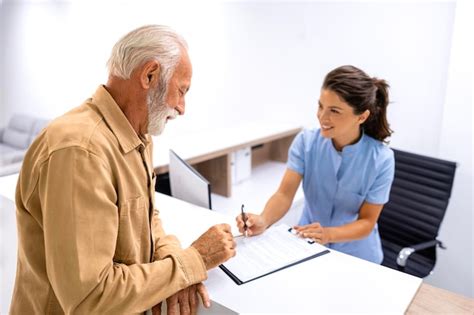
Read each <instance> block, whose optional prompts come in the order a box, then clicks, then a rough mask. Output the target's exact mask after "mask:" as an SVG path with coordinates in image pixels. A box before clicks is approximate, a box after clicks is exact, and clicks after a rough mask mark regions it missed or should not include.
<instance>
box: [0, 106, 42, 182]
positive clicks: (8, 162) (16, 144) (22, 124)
mask: <svg viewBox="0 0 474 315" xmlns="http://www.w3.org/2000/svg"><path fill="white" fill-rule="evenodd" d="M47 124H48V120H46V119H41V118H37V117H33V116H29V115H22V114H15V115H13V116H12V117H11V119H10V121H9V122H8V125H7V127H5V128H2V129H0V176H4V175H9V174H13V173H17V172H19V171H20V168H21V163H22V161H23V156H24V155H25V152H26V150H27V149H28V146H29V145H30V144H31V142H33V140H34V139H35V138H36V136H37V135H38V133H39V132H40V131H41V130H42V129H43V128H44V127H45V126H46V125H47Z"/></svg>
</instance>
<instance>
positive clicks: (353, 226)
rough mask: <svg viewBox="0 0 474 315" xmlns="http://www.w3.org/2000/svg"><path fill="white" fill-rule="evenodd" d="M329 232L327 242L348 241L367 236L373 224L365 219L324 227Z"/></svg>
mask: <svg viewBox="0 0 474 315" xmlns="http://www.w3.org/2000/svg"><path fill="white" fill-rule="evenodd" d="M325 229H327V232H328V234H329V243H339V242H348V241H354V240H360V239H363V238H365V237H367V236H368V235H369V234H370V232H372V230H373V229H374V224H373V223H372V222H371V221H370V220H367V219H358V220H357V221H354V222H351V223H348V224H345V225H341V226H334V227H326V228H325Z"/></svg>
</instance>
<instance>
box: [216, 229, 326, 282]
mask: <svg viewBox="0 0 474 315" xmlns="http://www.w3.org/2000/svg"><path fill="white" fill-rule="evenodd" d="M291 231H292V229H291V228H290V229H288V232H290V233H291ZM308 243H309V244H313V243H314V241H308ZM328 253H330V251H329V250H328V249H326V250H324V251H322V252H319V253H316V254H313V255H311V256H308V257H306V258H303V259H300V260H298V261H295V262H293V263H291V264H288V265H285V266H282V267H280V268H277V269H275V270H272V271H270V272H267V273H265V274H262V275H259V276H257V277H255V278H252V279H249V280H246V281H242V280H240V279H239V278H238V277H237V276H236V275H235V274H233V273H232V271H230V270H229V269H228V268H226V267H225V266H224V265H219V268H220V269H221V270H222V271H224V273H225V274H226V275H228V276H229V278H231V279H232V280H233V281H234V282H235V283H236V284H237V285H242V284H245V283H249V282H251V281H254V280H257V279H260V278H263V277H265V276H268V275H270V274H272V273H275V272H278V271H280V270H283V269H286V268H289V267H291V266H295V265H298V264H301V263H303V262H305V261H308V260H311V259H314V258H316V257H320V256H322V255H325V254H328Z"/></svg>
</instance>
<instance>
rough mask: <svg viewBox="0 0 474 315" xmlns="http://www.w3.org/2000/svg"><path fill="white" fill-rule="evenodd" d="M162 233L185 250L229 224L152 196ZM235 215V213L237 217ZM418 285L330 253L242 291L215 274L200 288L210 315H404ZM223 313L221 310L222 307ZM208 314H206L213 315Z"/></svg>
mask: <svg viewBox="0 0 474 315" xmlns="http://www.w3.org/2000/svg"><path fill="white" fill-rule="evenodd" d="M156 204H157V207H158V209H160V215H161V217H162V219H163V224H164V228H165V231H166V232H167V233H171V234H175V235H176V236H178V238H179V239H180V240H181V242H182V244H183V246H188V245H189V244H190V243H191V242H192V241H193V240H195V239H196V238H197V237H198V236H199V235H200V234H201V233H203V232H204V231H205V230H207V228H208V227H209V226H211V225H213V224H216V223H222V222H225V223H229V224H231V226H232V227H233V229H234V231H233V232H234V233H237V231H236V229H235V227H234V225H235V222H234V218H232V217H227V216H224V215H221V214H219V213H216V212H213V211H210V210H207V209H204V208H199V207H196V206H193V205H190V204H188V203H185V202H183V201H180V200H177V199H174V198H171V197H168V196H166V195H162V194H157V195H156ZM236 215H237V213H236ZM421 282H422V279H420V278H417V277H413V276H411V275H408V274H405V273H401V272H398V271H395V270H392V269H389V268H386V267H383V266H380V265H376V264H373V263H370V262H367V261H364V260H361V259H358V258H354V257H352V256H349V255H345V254H342V253H338V252H336V251H333V250H332V251H331V253H329V254H326V255H323V256H321V257H318V258H315V259H312V260H310V261H308V262H305V263H302V264H299V265H296V266H293V267H291V268H288V269H285V270H282V271H279V272H277V273H274V274H271V275H269V276H266V277H263V278H261V279H258V280H256V281H252V282H249V283H246V284H243V285H241V286H238V285H236V284H235V283H234V282H233V281H232V280H231V279H230V278H229V277H228V276H227V275H226V274H225V273H224V272H222V271H221V270H220V269H218V268H216V269H214V270H212V271H210V272H209V278H208V280H207V281H206V282H205V284H206V286H207V289H208V291H209V294H210V296H211V299H212V301H213V302H214V303H215V304H217V305H215V307H216V308H217V310H214V311H215V313H222V312H223V310H226V309H227V312H229V313H230V314H232V313H238V314H241V313H261V312H262V313H263V312H264V313H397V314H402V313H404V312H405V311H406V310H407V308H408V306H409V304H410V302H411V301H412V299H413V297H414V296H415V294H416V292H417V290H418V288H419V287H420V285H421ZM219 306H223V307H225V308H224V309H223V308H222V307H219ZM212 310H213V309H212V308H211V312H212Z"/></svg>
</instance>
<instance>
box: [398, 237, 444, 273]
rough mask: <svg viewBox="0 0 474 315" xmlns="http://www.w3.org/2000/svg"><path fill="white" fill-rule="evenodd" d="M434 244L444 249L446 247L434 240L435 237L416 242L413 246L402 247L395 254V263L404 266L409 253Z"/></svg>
mask: <svg viewBox="0 0 474 315" xmlns="http://www.w3.org/2000/svg"><path fill="white" fill-rule="evenodd" d="M436 245H438V246H439V247H441V248H442V249H446V247H445V246H444V245H443V243H442V242H441V241H438V240H436V239H435V240H431V241H428V242H424V243H420V244H416V245H413V246H410V247H404V248H402V249H401V250H400V252H399V253H398V256H397V265H399V266H400V267H405V266H406V264H407V260H408V258H410V255H411V254H413V253H414V252H417V251H420V250H423V249H427V248H430V247H433V246H436Z"/></svg>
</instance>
